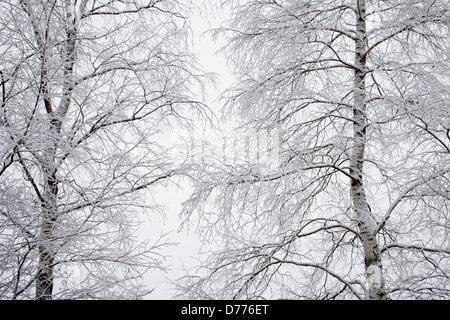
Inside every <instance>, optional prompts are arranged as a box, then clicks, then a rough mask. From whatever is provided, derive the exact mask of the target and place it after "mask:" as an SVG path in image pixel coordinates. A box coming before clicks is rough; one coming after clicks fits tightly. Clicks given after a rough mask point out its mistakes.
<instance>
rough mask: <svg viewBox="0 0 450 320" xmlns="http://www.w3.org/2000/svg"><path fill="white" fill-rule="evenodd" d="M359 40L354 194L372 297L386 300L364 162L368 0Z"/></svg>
mask: <svg viewBox="0 0 450 320" xmlns="http://www.w3.org/2000/svg"><path fill="white" fill-rule="evenodd" d="M356 8H357V10H356V41H355V74H354V105H353V141H354V146H353V152H352V155H351V159H350V167H351V169H350V170H351V174H352V176H353V178H352V179H351V197H352V202H353V209H354V212H355V215H356V220H357V223H358V228H359V232H360V239H361V242H362V245H363V248H364V262H365V267H366V277H367V282H368V288H369V299H373V300H384V299H386V293H385V289H384V279H383V270H382V264H381V254H380V249H379V247H378V242H377V239H376V235H375V234H374V230H375V229H376V222H375V221H374V219H373V218H372V215H371V210H370V206H369V205H368V202H367V198H366V193H365V190H364V178H363V166H364V151H365V147H366V137H367V132H366V127H367V114H366V94H365V76H366V59H365V52H366V50H367V31H366V3H365V0H357V6H356Z"/></svg>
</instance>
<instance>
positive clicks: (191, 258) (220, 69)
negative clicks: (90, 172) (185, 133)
mask: <svg viewBox="0 0 450 320" xmlns="http://www.w3.org/2000/svg"><path fill="white" fill-rule="evenodd" d="M212 2H213V1H208V0H204V1H202V3H206V4H203V5H200V1H199V10H201V12H202V13H201V14H200V12H199V10H195V13H194V14H193V16H192V17H191V27H192V31H193V34H194V52H195V53H196V55H197V57H198V59H199V62H200V64H201V65H202V67H203V69H204V70H205V71H206V72H214V73H216V74H217V84H216V88H214V87H210V86H208V87H207V92H206V94H207V97H206V102H207V103H208V105H209V107H211V109H212V110H214V111H215V112H219V111H220V108H221V105H220V102H219V101H216V98H217V96H218V94H219V93H220V92H221V91H223V90H224V89H225V88H227V87H228V86H230V85H231V83H232V81H233V78H232V76H231V74H230V73H229V71H228V67H227V63H226V59H225V58H224V56H222V55H221V54H220V53H218V51H219V50H220V48H221V46H223V42H220V41H219V40H216V41H215V40H213V38H212V35H211V34H210V33H208V32H207V31H208V30H209V29H211V28H214V27H218V26H220V24H221V23H222V21H224V20H226V19H227V18H228V17H229V13H228V12H227V11H226V10H225V9H224V10H220V11H218V12H216V13H213V12H212V10H211V3H212ZM189 192H190V190H189V187H188V186H187V185H180V188H177V187H175V186H173V187H170V188H169V189H168V190H167V191H166V190H164V189H163V188H161V189H158V190H155V196H156V197H158V202H162V203H163V204H165V206H166V209H167V210H166V214H167V216H166V219H152V220H151V221H150V223H151V226H150V227H149V232H151V233H153V234H155V236H156V235H157V234H159V233H160V232H171V234H170V240H171V241H173V242H177V243H178V244H177V245H176V246H173V247H171V248H170V253H168V252H164V254H165V255H167V254H168V255H169V257H168V259H167V264H168V265H170V270H169V271H168V272H167V273H163V272H159V271H155V272H153V273H151V274H149V275H148V277H147V279H148V280H147V283H148V286H149V287H150V288H154V289H155V290H154V291H153V293H152V294H151V295H149V296H148V297H147V298H148V299H171V298H172V295H173V293H174V292H173V285H171V284H170V281H174V280H175V279H177V278H178V277H181V276H183V275H184V274H185V273H184V270H183V266H185V267H192V266H193V265H194V263H195V262H196V256H197V252H198V250H199V248H200V244H199V240H198V238H197V237H196V235H195V234H193V232H194V231H195V228H192V229H190V230H189V235H187V230H183V231H181V232H179V230H178V228H179V225H180V222H181V220H180V218H179V213H180V211H181V208H182V202H183V201H184V200H186V198H187V197H188V195H189Z"/></svg>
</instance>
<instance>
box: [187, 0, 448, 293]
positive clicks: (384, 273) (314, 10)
mask: <svg viewBox="0 0 450 320" xmlns="http://www.w3.org/2000/svg"><path fill="white" fill-rule="evenodd" d="M225 2H226V3H227V4H228V5H230V7H231V8H232V11H233V17H232V20H231V21H230V22H229V23H228V24H227V26H225V27H223V28H221V29H220V30H218V31H217V32H218V35H225V36H227V37H228V38H227V39H228V43H227V45H226V47H225V49H224V50H225V51H226V52H227V53H228V57H229V58H230V61H232V63H233V66H234V67H235V70H236V78H237V80H236V83H237V85H236V86H235V87H234V88H231V89H230V90H228V91H227V92H226V93H225V95H226V99H227V105H226V109H225V111H226V113H225V115H226V117H228V118H231V117H233V116H234V117H236V118H237V119H241V120H242V122H241V130H242V128H249V129H255V128H256V130H259V131H261V130H272V131H273V130H278V131H279V132H281V135H280V154H279V156H280V161H279V162H277V163H276V164H277V168H276V170H270V171H267V170H261V167H260V166H258V163H254V162H253V163H252V162H251V161H241V162H240V163H232V162H229V163H227V165H226V166H220V167H217V166H216V167H213V166H210V167H208V168H207V169H206V170H205V169H204V168H205V165H203V166H199V167H198V171H197V173H198V174H197V175H196V177H195V187H196V188H195V191H194V193H193V195H192V197H191V199H190V201H189V202H187V203H186V206H185V211H184V213H185V217H186V219H187V220H188V221H189V219H194V217H196V218H198V219H199V221H200V225H199V228H200V229H199V230H200V231H201V234H202V236H203V237H204V239H205V241H206V243H208V240H211V239H212V240H211V241H213V242H214V241H215V242H214V243H215V244H216V245H217V246H218V247H219V250H218V251H216V250H212V251H211V252H210V255H208V259H206V260H205V261H204V262H203V264H202V265H201V266H200V267H199V269H198V270H195V271H193V274H190V275H187V276H186V277H184V282H182V284H181V285H180V292H179V293H180V295H181V296H182V297H186V296H187V297H190V298H228V299H229V298H232V299H259V298H290V299H373V300H384V299H396V298H403V299H428V298H431V299H439V298H442V299H448V298H449V294H450V292H449V285H450V282H449V272H450V264H449V262H450V261H449V253H450V251H449V238H448V231H449V204H450V202H449V200H450V197H449V194H450V193H449V191H450V189H449V187H450V183H449V178H450V172H449V170H450V134H449V132H450V127H449V124H450V111H449V110H450V106H449V93H450V90H449V89H450V87H449V85H450V81H449V80H450V79H449V76H448V75H449V70H450V68H449V67H450V65H449V61H450V60H449V56H450V41H449V40H450V39H449V35H450V33H449V26H450V13H449V9H448V2H447V1H439V0H426V1H416V0H408V1H390V0H386V1H381V0H380V1H370V0H339V1H315V0H304V1H303V0H248V1H225ZM258 150H259V151H261V149H258ZM244 160H247V159H244ZM275 160H276V159H272V161H275ZM196 212H197V213H198V216H195V215H194V214H195V213H196ZM218 239H222V240H221V241H219V240H218ZM183 294H184V295H183Z"/></svg>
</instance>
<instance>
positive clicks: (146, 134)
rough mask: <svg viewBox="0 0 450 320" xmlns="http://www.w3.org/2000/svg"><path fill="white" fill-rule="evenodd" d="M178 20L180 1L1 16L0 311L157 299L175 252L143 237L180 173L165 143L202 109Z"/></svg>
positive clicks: (24, 2)
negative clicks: (34, 304) (61, 302)
mask: <svg viewBox="0 0 450 320" xmlns="http://www.w3.org/2000/svg"><path fill="white" fill-rule="evenodd" d="M182 13H183V7H182V3H181V1H172V0H117V1H115V0H105V1H103V0H43V1H36V0H5V1H2V2H1V3H0V101H1V109H0V135H1V140H2V143H1V145H0V156H1V162H0V239H1V241H0V243H1V244H0V261H1V262H0V270H1V273H0V297H1V298H4V299H34V298H36V299H51V298H56V299H62V298H64V299H75V298H84V299H87V298H92V299H95V298H121V299H125V298H132V299H134V298H139V297H142V296H143V295H145V294H147V293H148V290H147V289H146V287H145V286H144V285H143V284H142V280H143V275H145V273H146V272H147V271H148V270H150V269H152V268H161V267H162V261H163V258H164V252H163V251H162V250H163V248H164V246H165V245H166V244H167V243H166V239H165V238H164V237H162V238H160V236H159V235H158V234H157V235H145V236H144V237H142V234H141V235H140V236H139V234H137V233H136V232H137V230H138V227H139V221H140V220H142V219H143V218H144V216H143V214H152V213H154V212H156V210H157V209H158V208H157V204H156V203H153V201H152V194H151V188H153V187H154V186H157V185H158V184H160V183H161V182H163V181H165V180H167V178H169V177H170V176H172V175H174V174H176V173H177V170H178V169H177V167H176V166H175V165H174V164H173V163H171V159H170V157H168V156H167V150H166V148H165V144H164V142H161V141H164V140H166V141H167V131H165V130H170V128H169V127H168V125H175V124H176V123H177V122H182V124H189V122H188V119H187V118H185V115H186V112H187V109H188V108H192V109H193V110H194V111H199V110H200V109H201V105H200V104H198V103H196V102H194V100H193V99H192V97H191V96H190V93H189V92H190V91H189V89H190V88H192V86H193V85H194V84H195V83H198V80H199V79H200V76H199V73H198V71H196V68H195V64H194V60H193V58H192V55H191V54H190V53H189V51H188V50H187V47H188V46H187V45H188V42H187V39H188V38H187V37H188V34H189V33H188V26H187V20H186V18H185V17H183V15H182ZM194 111H192V112H194ZM189 112H191V111H189Z"/></svg>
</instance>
